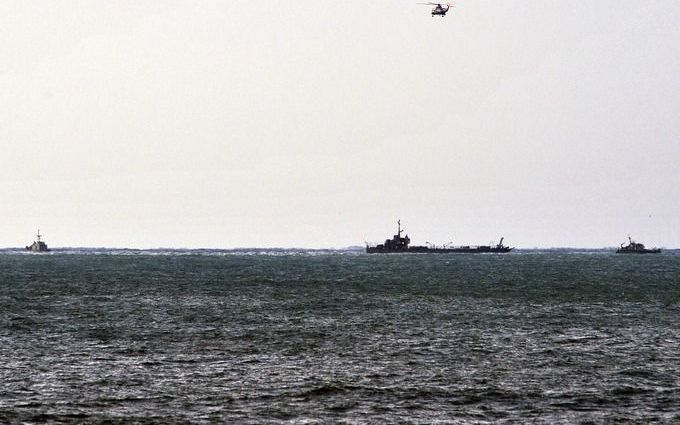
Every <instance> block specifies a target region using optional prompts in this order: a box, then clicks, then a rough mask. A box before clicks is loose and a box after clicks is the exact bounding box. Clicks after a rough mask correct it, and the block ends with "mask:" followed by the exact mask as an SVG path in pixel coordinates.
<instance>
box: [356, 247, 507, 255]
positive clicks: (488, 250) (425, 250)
mask: <svg viewBox="0 0 680 425" xmlns="http://www.w3.org/2000/svg"><path fill="white" fill-rule="evenodd" d="M512 250H513V248H510V247H505V246H504V247H500V248H499V247H492V246H478V247H474V248H472V247H456V248H430V247H427V246H413V247H408V248H406V249H387V248H379V247H368V248H366V253H367V254H506V253H508V252H510V251H512Z"/></svg>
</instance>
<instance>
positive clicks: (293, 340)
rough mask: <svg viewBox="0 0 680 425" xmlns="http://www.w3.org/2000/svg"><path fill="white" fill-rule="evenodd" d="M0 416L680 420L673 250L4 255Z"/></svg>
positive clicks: (679, 293) (150, 420)
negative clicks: (655, 252) (646, 252)
mask: <svg viewBox="0 0 680 425" xmlns="http://www.w3.org/2000/svg"><path fill="white" fill-rule="evenodd" d="M0 423H3V424H5V423H7V424H43V423H49V424H81V423H87V424H89V423H107V424H213V423H238V424H267V423H292V424H305V423H306V424H317V423H324V424H325V423H441V424H468V423H469V424H517V423H519V424H524V423H528V424H573V423H581V424H600V423H603V424H609V423H617V424H618V423H624V424H625V423H635V424H637V423H644V424H647V423H660V424H671V423H680V252H678V251H665V252H664V253H662V254H659V255H616V254H614V253H613V250H568V249H561V250H516V251H513V252H511V253H509V254H480V255H470V254H449V255H427V254H411V255H408V254H406V255H366V254H365V253H364V252H363V251H362V250H359V249H348V250H266V249H239V250H120V249H118V250H112V249H56V250H53V251H52V252H49V253H45V254H34V253H26V252H23V251H21V250H11V249H6V250H0Z"/></svg>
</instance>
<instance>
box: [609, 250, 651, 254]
mask: <svg viewBox="0 0 680 425" xmlns="http://www.w3.org/2000/svg"><path fill="white" fill-rule="evenodd" d="M616 253H617V254H661V250H660V249H638V250H631V249H617V250H616Z"/></svg>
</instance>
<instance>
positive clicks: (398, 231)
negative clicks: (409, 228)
mask: <svg viewBox="0 0 680 425" xmlns="http://www.w3.org/2000/svg"><path fill="white" fill-rule="evenodd" d="M401 232H403V230H401V219H399V220H397V235H399V237H401Z"/></svg>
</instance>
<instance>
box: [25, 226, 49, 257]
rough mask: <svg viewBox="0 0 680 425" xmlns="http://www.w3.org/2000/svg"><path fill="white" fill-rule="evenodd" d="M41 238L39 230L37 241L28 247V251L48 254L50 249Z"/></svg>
mask: <svg viewBox="0 0 680 425" xmlns="http://www.w3.org/2000/svg"><path fill="white" fill-rule="evenodd" d="M40 238H41V235H40V229H38V234H37V235H36V240H34V241H33V243H32V244H31V245H29V246H27V247H26V251H31V252H48V251H49V248H47V244H46V243H45V242H43V241H41V240H40Z"/></svg>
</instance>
